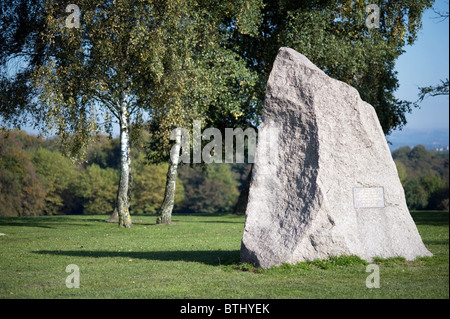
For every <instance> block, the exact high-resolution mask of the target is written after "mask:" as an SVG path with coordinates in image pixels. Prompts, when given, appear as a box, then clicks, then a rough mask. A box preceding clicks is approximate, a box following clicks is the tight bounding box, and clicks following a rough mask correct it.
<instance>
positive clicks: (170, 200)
mask: <svg viewBox="0 0 450 319" xmlns="http://www.w3.org/2000/svg"><path fill="white" fill-rule="evenodd" d="M174 133H175V134H174V135H175V136H173V133H172V135H171V138H172V137H174V138H175V144H174V146H173V147H172V150H171V152H170V162H169V169H168V171H167V179H166V189H165V192H164V200H163V202H162V204H161V208H160V210H159V212H158V217H157V219H156V223H157V224H170V223H171V222H172V210H173V206H174V202H175V187H176V179H177V170H178V161H179V159H180V149H181V129H175V130H174Z"/></svg>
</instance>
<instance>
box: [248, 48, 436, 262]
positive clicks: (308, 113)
mask: <svg viewBox="0 0 450 319" xmlns="http://www.w3.org/2000/svg"><path fill="white" fill-rule="evenodd" d="M274 128H275V129H278V144H277V146H278V149H277V153H276V156H273V153H272V154H269V152H271V151H272V152H273V147H272V149H270V148H269V147H267V145H263V144H264V143H259V142H258V146H257V149H256V162H255V164H254V168H253V177H252V180H251V184H250V191H249V198H248V203H247V208H246V221H245V230H244V234H243V238H242V246H241V261H242V262H247V263H254V264H256V265H258V266H261V267H263V268H267V267H271V266H274V265H280V264H282V263H291V264H294V263H297V262H300V261H305V260H314V259H322V258H327V257H329V256H339V255H357V256H359V257H361V258H362V259H365V260H368V261H370V260H372V259H373V257H381V258H389V257H397V256H402V257H405V258H406V259H408V260H411V259H415V258H416V257H419V256H430V255H431V253H430V252H429V251H428V250H427V249H426V248H425V246H424V244H423V242H422V239H421V237H420V235H419V233H418V231H417V228H416V226H415V224H414V221H413V219H412V218H411V215H410V213H409V211H408V208H407V206H406V201H405V196H404V191H403V188H402V185H401V183H400V180H399V178H398V174H397V169H396V167H395V163H394V161H393V160H392V157H391V153H390V151H389V148H388V145H387V142H386V139H385V137H384V134H383V130H382V128H381V126H380V123H379V121H378V118H377V115H376V113H375V110H374V108H373V107H372V106H371V105H369V104H367V103H366V102H364V101H362V100H361V98H360V96H359V94H358V92H357V90H356V89H354V88H352V87H351V86H349V85H347V84H345V83H343V82H340V81H337V80H335V79H332V78H330V77H328V76H327V75H326V74H325V73H324V72H323V71H321V70H320V69H319V68H317V67H316V66H315V65H314V64H313V63H312V62H311V61H309V60H308V59H307V58H306V57H305V56H303V55H301V54H300V53H298V52H296V51H294V50H292V49H289V48H281V49H280V50H279V52H278V55H277V58H276V60H275V62H274V65H273V69H272V72H271V74H270V77H269V81H268V83H267V91H266V98H265V103H264V109H263V123H262V126H261V128H260V130H259V135H260V136H264V133H267V132H269V131H270V133H268V134H269V135H274V134H273V132H274ZM263 146H265V147H263ZM272 146H273V145H272Z"/></svg>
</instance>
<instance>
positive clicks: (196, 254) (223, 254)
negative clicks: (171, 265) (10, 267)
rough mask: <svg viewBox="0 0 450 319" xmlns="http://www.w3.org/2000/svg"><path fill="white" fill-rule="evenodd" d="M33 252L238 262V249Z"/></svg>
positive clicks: (214, 263) (159, 259) (216, 262)
mask: <svg viewBox="0 0 450 319" xmlns="http://www.w3.org/2000/svg"><path fill="white" fill-rule="evenodd" d="M34 253H37V254H43V255H54V256H71V257H87V258H116V257H119V258H127V259H146V260H158V261H187V262H198V263H203V264H206V265H211V266H220V265H232V264H238V263H239V261H240V257H239V250H192V251H191V250H182V251H149V252H134V251H130V252H120V251H92V250H91V251H89V250H39V251H35V252H34Z"/></svg>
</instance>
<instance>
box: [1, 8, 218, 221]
mask: <svg viewBox="0 0 450 319" xmlns="http://www.w3.org/2000/svg"><path fill="white" fill-rule="evenodd" d="M73 2H75V3H73ZM218 3H219V2H218ZM218 3H217V4H218ZM41 4H42V6H40V8H41V10H40V11H39V13H40V15H39V21H40V22H41V24H40V27H41V30H40V32H39V33H38V34H36V36H37V37H38V41H35V43H36V44H37V43H39V44H40V45H39V52H37V48H38V47H37V46H34V47H33V46H32V47H31V48H27V50H29V51H30V56H31V55H33V54H34V53H39V56H40V57H41V59H40V61H39V62H40V63H36V64H33V65H30V68H29V69H28V71H29V72H28V77H27V84H29V86H27V87H30V88H32V92H33V99H32V100H33V101H34V103H35V104H36V107H35V108H33V109H30V110H29V112H28V115H30V114H31V116H32V118H33V120H34V121H35V122H36V123H38V126H39V127H40V128H41V129H42V131H44V132H45V133H56V134H57V135H59V136H60V137H61V140H62V142H63V144H64V146H65V149H66V151H67V153H68V155H69V156H71V157H79V156H82V155H83V152H84V150H85V148H86V146H87V145H88V144H89V143H90V142H91V141H92V140H93V139H94V138H95V136H96V135H97V134H98V133H100V132H108V133H110V134H111V132H112V130H113V124H114V123H117V124H118V126H119V131H120V150H121V155H120V156H121V160H120V182H119V189H118V192H117V203H116V205H117V211H118V215H119V226H123V227H127V228H129V227H131V226H132V222H131V217H130V211H129V205H130V200H129V190H130V183H131V181H132V178H131V157H130V148H131V147H132V139H133V138H132V137H133V136H138V135H139V129H140V128H141V125H142V123H143V119H144V115H145V114H148V116H149V117H152V116H153V114H155V115H157V114H168V116H167V117H166V120H165V122H164V123H165V124H164V123H162V125H163V127H171V126H173V125H177V123H179V120H178V119H180V118H182V117H183V116H184V115H183V114H184V112H183V108H184V107H188V106H189V107H191V106H195V105H196V104H198V105H199V106H198V107H192V110H193V112H197V110H200V108H201V105H204V104H205V103H208V102H207V101H209V100H210V99H209V96H211V92H212V90H213V88H212V86H211V82H209V81H201V78H202V76H203V75H205V73H206V72H207V67H206V66H207V64H208V63H210V62H209V61H206V60H205V59H204V58H203V56H202V55H199V54H198V52H199V51H201V50H203V47H204V46H206V45H207V44H208V43H209V42H208V40H207V39H206V38H205V36H204V35H207V34H208V33H209V32H208V30H209V29H211V28H213V27H214V26H212V25H211V24H210V21H209V20H208V19H204V17H203V16H202V15H206V16H207V14H208V11H207V10H206V9H207V8H209V6H210V5H214V4H216V3H214V2H212V3H209V2H205V3H203V2H200V4H202V6H203V7H202V8H204V9H205V10H206V11H205V10H200V11H197V9H199V8H200V7H199V4H198V3H197V2H196V1H182V0H170V1H165V0H160V1H150V0H100V1H88V0H78V1H73V0H71V1H56V0H42V1H41ZM200 57H201V58H200ZM2 83H3V82H2ZM4 83H8V82H6V81H5V82H4ZM190 87H193V89H190ZM186 88H189V89H188V90H186ZM185 92H189V94H187V93H185ZM16 94H17V92H16ZM185 98H190V99H191V100H189V101H184V102H183V103H181V102H180V101H182V100H183V99H185ZM189 113H192V112H191V111H189ZM4 114H7V115H10V114H11V113H10V112H6V111H5V112H4ZM12 118H13V117H12ZM177 121H178V122H177Z"/></svg>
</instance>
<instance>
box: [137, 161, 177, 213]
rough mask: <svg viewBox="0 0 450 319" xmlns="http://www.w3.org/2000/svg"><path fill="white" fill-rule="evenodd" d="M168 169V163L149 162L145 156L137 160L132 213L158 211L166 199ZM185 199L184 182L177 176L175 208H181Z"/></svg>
mask: <svg viewBox="0 0 450 319" xmlns="http://www.w3.org/2000/svg"><path fill="white" fill-rule="evenodd" d="M168 169H169V165H168V164H167V163H162V164H147V162H146V161H145V159H144V158H143V157H141V158H139V159H138V160H136V161H135V163H134V165H133V175H134V180H133V186H132V195H131V211H132V213H145V214H156V213H157V211H158V209H159V208H160V207H161V203H162V201H163V199H164V192H165V187H166V178H167V170H168ZM183 199H184V187H183V182H182V181H181V180H180V179H178V178H177V182H176V188H175V204H174V209H176V208H180V205H181V204H182V201H183Z"/></svg>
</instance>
